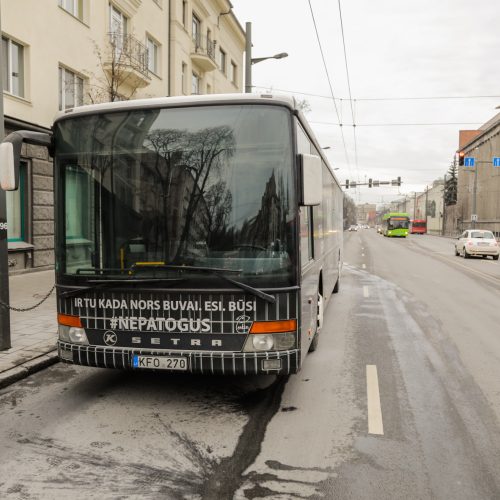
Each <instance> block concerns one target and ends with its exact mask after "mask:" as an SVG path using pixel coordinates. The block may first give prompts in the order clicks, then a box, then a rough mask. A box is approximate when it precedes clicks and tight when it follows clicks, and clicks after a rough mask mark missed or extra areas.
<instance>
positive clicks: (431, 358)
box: [0, 230, 500, 499]
mask: <svg viewBox="0 0 500 500" xmlns="http://www.w3.org/2000/svg"><path fill="white" fill-rule="evenodd" d="M345 261H346V264H345V266H344V272H343V277H342V283H341V291H340V293H339V294H338V295H334V296H332V298H331V299H330V301H329V304H328V306H327V309H326V317H325V325H324V331H323V333H322V335H321V340H320V345H319V348H318V350H317V351H316V352H314V353H312V354H310V355H309V357H308V359H307V361H306V363H305V365H304V367H303V369H302V371H301V372H300V373H299V374H298V375H294V376H291V377H289V378H287V379H279V380H276V379H275V378H274V377H258V378H257V377H253V378H243V377H242V378H234V377H230V378H224V377H209V378H205V377H201V376H187V375H158V374H148V373H139V374H136V373H127V372H119V371H112V370H97V369H91V368H84V367H73V366H68V365H56V366H53V367H51V368H49V369H46V370H45V371H43V372H40V373H39V374H37V375H34V376H32V377H30V378H28V379H26V380H24V381H22V382H20V383H17V384H15V385H12V386H10V387H8V388H6V389H4V390H3V391H1V392H0V443H1V446H0V492H1V494H0V496H1V498H2V499H3V498H5V499H18V498H19V499H30V498H34V499H38V498H43V499H44V498H50V499H52V498H65V499H66V498H69V497H72V498H75V499H79V498H100V499H116V498H127V499H128V498H141V499H142V498H155V499H156V498H166V499H197V498H207V499H232V498H236V499H245V498H250V499H256V498H270V499H295V498H328V499H329V498H331V499H379V498H380V499H401V498H406V499H414V498H415V499H420V498H437V499H474V498H481V499H484V498H492V499H493V498H497V499H498V498H500V477H499V476H498V470H499V469H500V426H499V422H500V385H499V382H498V381H499V380H500V362H499V361H500V328H499V325H500V307H499V300H498V299H499V296H500V265H499V263H498V262H493V261H491V260H482V259H469V260H464V259H461V258H459V257H455V256H454V252H453V241H452V240H448V239H443V238H438V237H431V236H418V235H416V236H413V237H409V238H408V239H391V238H384V237H382V236H380V235H378V234H376V233H375V231H374V230H362V231H359V232H357V233H346V234H345Z"/></svg>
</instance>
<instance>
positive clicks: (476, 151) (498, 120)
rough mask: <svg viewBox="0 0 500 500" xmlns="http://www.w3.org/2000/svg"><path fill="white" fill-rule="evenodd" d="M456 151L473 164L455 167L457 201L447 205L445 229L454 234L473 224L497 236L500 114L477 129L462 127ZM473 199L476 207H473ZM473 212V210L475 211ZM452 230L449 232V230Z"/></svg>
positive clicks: (499, 220) (499, 219) (499, 222)
mask: <svg viewBox="0 0 500 500" xmlns="http://www.w3.org/2000/svg"><path fill="white" fill-rule="evenodd" d="M459 151H462V152H463V153H464V154H465V156H466V157H472V158H474V160H475V167H472V168H471V167H467V166H464V165H460V166H459V167H458V186H457V188H458V189H457V203H456V205H453V206H452V207H447V212H446V217H447V229H448V231H450V229H449V227H450V226H452V230H453V231H454V232H455V234H458V233H460V232H462V231H463V230H465V229H468V228H470V227H472V225H473V221H472V215H476V217H477V220H476V221H475V222H474V224H475V227H477V228H479V229H488V230H490V231H493V232H494V234H495V236H496V237H497V238H498V237H500V167H499V166H497V165H498V160H496V161H494V158H498V157H500V113H498V114H496V115H495V116H493V117H492V118H491V119H490V120H489V121H488V122H486V123H485V124H484V125H482V126H481V127H480V128H479V129H478V130H461V131H460V135H459ZM474 200H475V209H474ZM474 211H475V213H474ZM450 232H451V231H450Z"/></svg>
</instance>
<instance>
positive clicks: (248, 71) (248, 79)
mask: <svg viewBox="0 0 500 500" xmlns="http://www.w3.org/2000/svg"><path fill="white" fill-rule="evenodd" d="M245 42H246V44H245V92H246V93H250V92H252V64H257V63H260V62H262V61H265V60H266V59H283V58H284V57H288V54H287V53H286V52H280V53H279V54H275V55H274V56H268V57H256V58H253V59H252V23H246V25H245Z"/></svg>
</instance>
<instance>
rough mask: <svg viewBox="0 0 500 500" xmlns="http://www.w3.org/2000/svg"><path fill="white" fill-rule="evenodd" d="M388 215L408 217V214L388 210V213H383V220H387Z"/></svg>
mask: <svg viewBox="0 0 500 500" xmlns="http://www.w3.org/2000/svg"><path fill="white" fill-rule="evenodd" d="M390 217H408V219H409V218H410V216H409V215H408V214H406V213H403V212H389V213H388V214H384V218H383V220H387V219H389V218H390Z"/></svg>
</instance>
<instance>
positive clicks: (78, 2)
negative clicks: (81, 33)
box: [59, 0, 83, 21]
mask: <svg viewBox="0 0 500 500" xmlns="http://www.w3.org/2000/svg"><path fill="white" fill-rule="evenodd" d="M59 6H60V7H62V8H63V9H64V10H65V11H67V12H69V13H70V14H71V15H73V16H75V17H77V18H78V19H80V21H83V0H59Z"/></svg>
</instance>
